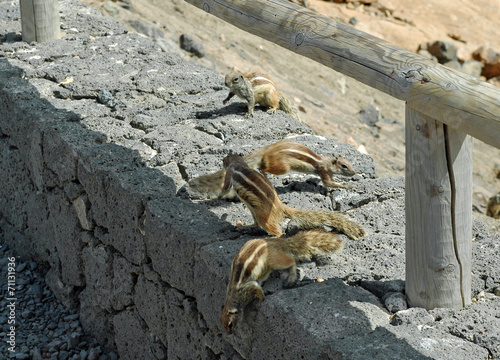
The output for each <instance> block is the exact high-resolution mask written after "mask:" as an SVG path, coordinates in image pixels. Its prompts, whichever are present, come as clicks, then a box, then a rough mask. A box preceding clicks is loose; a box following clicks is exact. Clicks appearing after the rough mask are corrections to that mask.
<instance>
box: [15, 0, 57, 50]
mask: <svg viewBox="0 0 500 360" xmlns="http://www.w3.org/2000/svg"><path fill="white" fill-rule="evenodd" d="M20 3H21V27H22V34H23V41H26V42H32V41H37V42H44V41H48V40H54V39H60V38H61V32H60V29H59V28H60V26H59V4H58V3H57V0H21V1H20Z"/></svg>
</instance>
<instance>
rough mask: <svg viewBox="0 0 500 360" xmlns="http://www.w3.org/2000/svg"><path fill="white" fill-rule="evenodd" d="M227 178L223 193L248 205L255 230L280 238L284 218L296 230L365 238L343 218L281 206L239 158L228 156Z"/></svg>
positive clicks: (269, 188)
mask: <svg viewBox="0 0 500 360" xmlns="http://www.w3.org/2000/svg"><path fill="white" fill-rule="evenodd" d="M224 169H225V170H226V176H225V178H224V186H223V188H222V193H226V192H228V191H229V190H230V189H231V187H232V188H233V189H234V191H235V192H236V194H237V196H238V198H239V199H240V200H241V201H242V202H243V203H244V204H245V205H247V207H248V209H249V210H250V212H251V213H252V217H253V219H254V222H255V224H254V226H258V227H261V228H262V229H264V230H266V231H267V232H268V233H269V234H271V235H275V236H277V237H280V236H281V235H282V234H283V232H282V231H281V226H280V225H281V222H282V221H283V218H285V217H286V218H289V219H292V220H294V221H295V222H296V223H297V225H298V228H299V229H313V228H321V227H322V226H323V225H326V226H330V227H333V228H335V229H337V230H339V231H342V232H343V233H345V234H346V235H347V236H349V237H350V238H352V239H354V240H357V239H359V238H361V237H363V236H365V232H364V230H363V229H362V228H361V227H360V226H359V225H358V224H356V223H354V222H353V221H351V220H348V219H347V218H345V217H344V216H343V215H341V214H339V213H335V212H331V211H325V210H298V209H294V208H291V207H289V206H287V205H285V204H283V203H282V202H281V200H280V199H279V197H278V194H277V193H276V190H275V189H274V187H273V185H272V184H271V183H270V182H269V180H268V179H267V178H266V177H265V176H263V175H262V174H261V173H259V172H258V171H255V170H253V169H251V168H250V167H249V166H248V165H247V164H246V163H245V161H243V158H242V157H241V156H239V155H234V154H233V155H228V156H226V158H225V159H224Z"/></svg>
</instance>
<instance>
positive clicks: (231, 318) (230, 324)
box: [220, 303, 241, 334]
mask: <svg viewBox="0 0 500 360" xmlns="http://www.w3.org/2000/svg"><path fill="white" fill-rule="evenodd" d="M240 316H241V311H240V309H238V308H237V307H234V306H232V304H230V303H226V305H225V306H224V309H222V315H221V317H220V321H221V322H222V326H224V330H226V332H227V333H228V334H231V333H232V332H233V329H234V328H235V327H236V324H237V323H238V320H239V319H240Z"/></svg>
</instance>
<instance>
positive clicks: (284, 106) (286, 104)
mask: <svg viewBox="0 0 500 360" xmlns="http://www.w3.org/2000/svg"><path fill="white" fill-rule="evenodd" d="M278 101H279V104H280V107H279V109H280V110H283V111H284V112H286V113H287V114H288V115H290V117H291V118H292V119H295V120H297V121H300V122H302V120H300V116H299V110H298V109H297V107H296V106H295V105H293V104H292V103H291V102H290V100H288V99H287V98H286V97H284V96H283V94H281V93H280V94H279V95H278Z"/></svg>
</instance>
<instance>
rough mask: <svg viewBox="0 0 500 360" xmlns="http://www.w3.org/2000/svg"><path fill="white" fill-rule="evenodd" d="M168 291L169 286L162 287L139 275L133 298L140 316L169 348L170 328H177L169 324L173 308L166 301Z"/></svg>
mask: <svg viewBox="0 0 500 360" xmlns="http://www.w3.org/2000/svg"><path fill="white" fill-rule="evenodd" d="M167 290H168V287H167V286H162V284H161V283H159V282H155V283H154V282H152V281H149V280H147V279H146V277H145V276H144V275H139V277H138V279H137V284H136V286H135V293H134V297H133V300H134V303H135V304H136V306H137V312H138V314H139V315H140V317H141V318H142V319H143V320H144V322H145V323H146V324H147V326H148V328H149V329H150V330H151V331H152V332H153V333H154V334H156V336H158V338H159V339H160V340H161V341H162V342H163V344H164V345H165V346H168V336H167V331H168V328H169V327H170V326H175V325H174V324H173V323H169V322H168V318H167V314H168V313H169V311H170V307H171V306H173V305H170V304H168V301H167V299H166V293H167Z"/></svg>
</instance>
